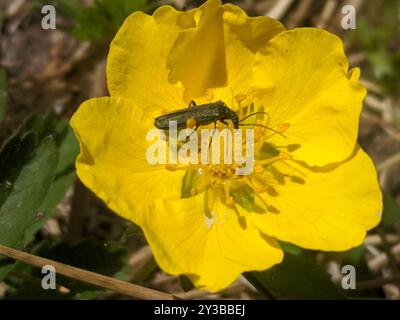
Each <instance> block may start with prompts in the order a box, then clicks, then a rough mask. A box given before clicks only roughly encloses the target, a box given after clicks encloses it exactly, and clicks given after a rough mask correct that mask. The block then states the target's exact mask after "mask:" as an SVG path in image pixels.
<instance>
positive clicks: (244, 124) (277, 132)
mask: <svg viewBox="0 0 400 320" xmlns="http://www.w3.org/2000/svg"><path fill="white" fill-rule="evenodd" d="M239 126H256V127H262V128H265V129H268V130H271V131H272V132H275V133H276V134H279V135H280V136H281V137H282V138H285V139H287V138H286V136H285V135H284V134H283V133H281V132H279V131H277V130H275V129H272V128H270V127H267V126H264V125H262V124H258V123H239Z"/></svg>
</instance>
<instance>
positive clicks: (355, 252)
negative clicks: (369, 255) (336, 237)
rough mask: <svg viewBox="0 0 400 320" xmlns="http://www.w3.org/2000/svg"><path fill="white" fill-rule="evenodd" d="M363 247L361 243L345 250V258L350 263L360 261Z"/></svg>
mask: <svg viewBox="0 0 400 320" xmlns="http://www.w3.org/2000/svg"><path fill="white" fill-rule="evenodd" d="M364 253H365V248H364V246H363V245H360V246H358V247H355V248H352V249H350V250H348V251H346V252H345V259H346V260H347V261H349V262H350V263H351V264H352V265H358V264H360V263H361V262H362V259H363V257H364Z"/></svg>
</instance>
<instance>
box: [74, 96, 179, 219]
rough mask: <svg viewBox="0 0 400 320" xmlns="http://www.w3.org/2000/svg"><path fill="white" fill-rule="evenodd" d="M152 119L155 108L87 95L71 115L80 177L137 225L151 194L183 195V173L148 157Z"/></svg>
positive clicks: (128, 101) (153, 195)
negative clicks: (157, 163)
mask: <svg viewBox="0 0 400 320" xmlns="http://www.w3.org/2000/svg"><path fill="white" fill-rule="evenodd" d="M152 121H153V117H152V116H151V113H145V112H144V111H143V110H142V109H141V108H138V107H136V106H135V105H134V101H132V100H130V99H122V98H97V99H92V100H88V101H86V102H85V103H83V104H82V105H81V106H80V107H79V109H78V111H77V112H76V113H75V114H74V115H73V117H72V119H71V126H72V128H73V129H74V131H75V134H76V136H77V137H78V139H79V141H80V146H81V152H80V154H79V156H78V158H77V161H76V170H77V174H78V176H79V178H80V179H81V181H82V182H83V183H84V184H85V185H86V186H87V187H88V188H89V189H91V190H92V191H93V192H94V193H96V195H97V196H98V197H100V198H101V199H102V200H103V201H105V203H106V204H107V205H108V206H109V207H110V208H111V209H112V210H114V211H115V212H116V213H118V214H120V215H121V216H123V217H124V218H126V219H129V220H132V221H134V222H135V223H139V224H140V221H141V216H142V213H143V210H144V209H143V208H144V207H145V206H148V205H149V203H150V202H151V201H152V200H153V199H155V198H167V199H170V198H171V199H179V198H180V196H181V188H182V180H183V175H184V172H183V171H168V170H166V169H165V165H150V164H149V163H148V162H147V159H146V150H147V145H146V135H147V131H148V129H149V128H152V126H153V124H152ZM166 186H168V187H166Z"/></svg>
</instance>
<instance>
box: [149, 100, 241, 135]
mask: <svg viewBox="0 0 400 320" xmlns="http://www.w3.org/2000/svg"><path fill="white" fill-rule="evenodd" d="M189 119H194V122H195V125H196V129H197V128H198V127H199V126H204V125H208V124H211V123H216V122H217V121H221V122H222V123H224V124H226V125H228V123H227V122H226V120H231V121H232V123H233V127H234V128H235V129H238V128H239V117H238V115H237V114H236V113H235V112H234V111H233V110H231V109H229V108H228V106H227V105H226V104H225V103H224V102H223V101H217V102H212V103H207V104H202V105H198V106H197V105H196V104H195V103H194V101H192V102H191V103H190V105H189V107H188V108H185V109H180V110H176V111H173V112H170V113H167V114H164V115H162V116H159V117H157V118H155V120H154V125H155V127H156V128H158V129H160V130H167V129H168V128H169V122H170V121H176V123H177V129H178V130H182V129H185V128H186V126H187V121H188V120H189Z"/></svg>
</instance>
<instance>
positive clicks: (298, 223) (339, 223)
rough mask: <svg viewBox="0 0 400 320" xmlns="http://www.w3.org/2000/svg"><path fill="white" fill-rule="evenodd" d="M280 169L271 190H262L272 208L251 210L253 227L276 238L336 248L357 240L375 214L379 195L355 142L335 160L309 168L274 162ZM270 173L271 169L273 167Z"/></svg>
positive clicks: (376, 219) (369, 165) (372, 222)
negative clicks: (351, 149)
mask: <svg viewBox="0 0 400 320" xmlns="http://www.w3.org/2000/svg"><path fill="white" fill-rule="evenodd" d="M274 168H275V170H276V171H275V172H280V173H282V174H286V175H287V176H286V178H284V182H283V180H281V182H280V183H278V182H277V183H275V184H273V185H272V186H273V188H274V189H275V191H276V194H275V195H274V196H271V195H270V194H268V193H262V194H261V196H262V198H263V199H264V201H265V202H266V203H268V204H269V205H271V206H273V207H274V208H276V209H277V210H275V212H274V213H272V212H266V213H261V214H255V215H254V219H255V221H256V224H257V227H259V228H260V229H261V230H262V231H264V232H265V233H267V234H269V235H271V236H273V237H276V238H278V239H279V240H283V241H287V242H291V243H294V244H297V245H299V246H302V247H304V248H308V249H316V250H328V251H342V250H347V249H349V248H352V247H355V246H357V245H359V244H361V243H362V241H363V240H364V238H365V235H366V231H367V230H370V229H371V228H373V227H375V226H376V225H377V224H378V223H379V222H380V220H381V213H382V195H381V191H380V188H379V184H378V180H377V174H376V170H375V168H374V165H373V163H372V161H371V160H370V158H369V157H368V156H367V155H366V154H365V152H364V151H363V150H362V149H361V148H359V147H357V148H356V150H355V151H354V154H353V155H352V156H351V157H350V158H349V159H347V160H346V161H344V162H343V163H341V164H336V165H330V166H327V167H325V168H319V169H315V168H314V169H311V168H309V167H306V166H305V165H300V164H298V163H296V162H294V161H285V162H283V161H282V162H279V163H276V164H275V165H274ZM275 174H276V173H275Z"/></svg>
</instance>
